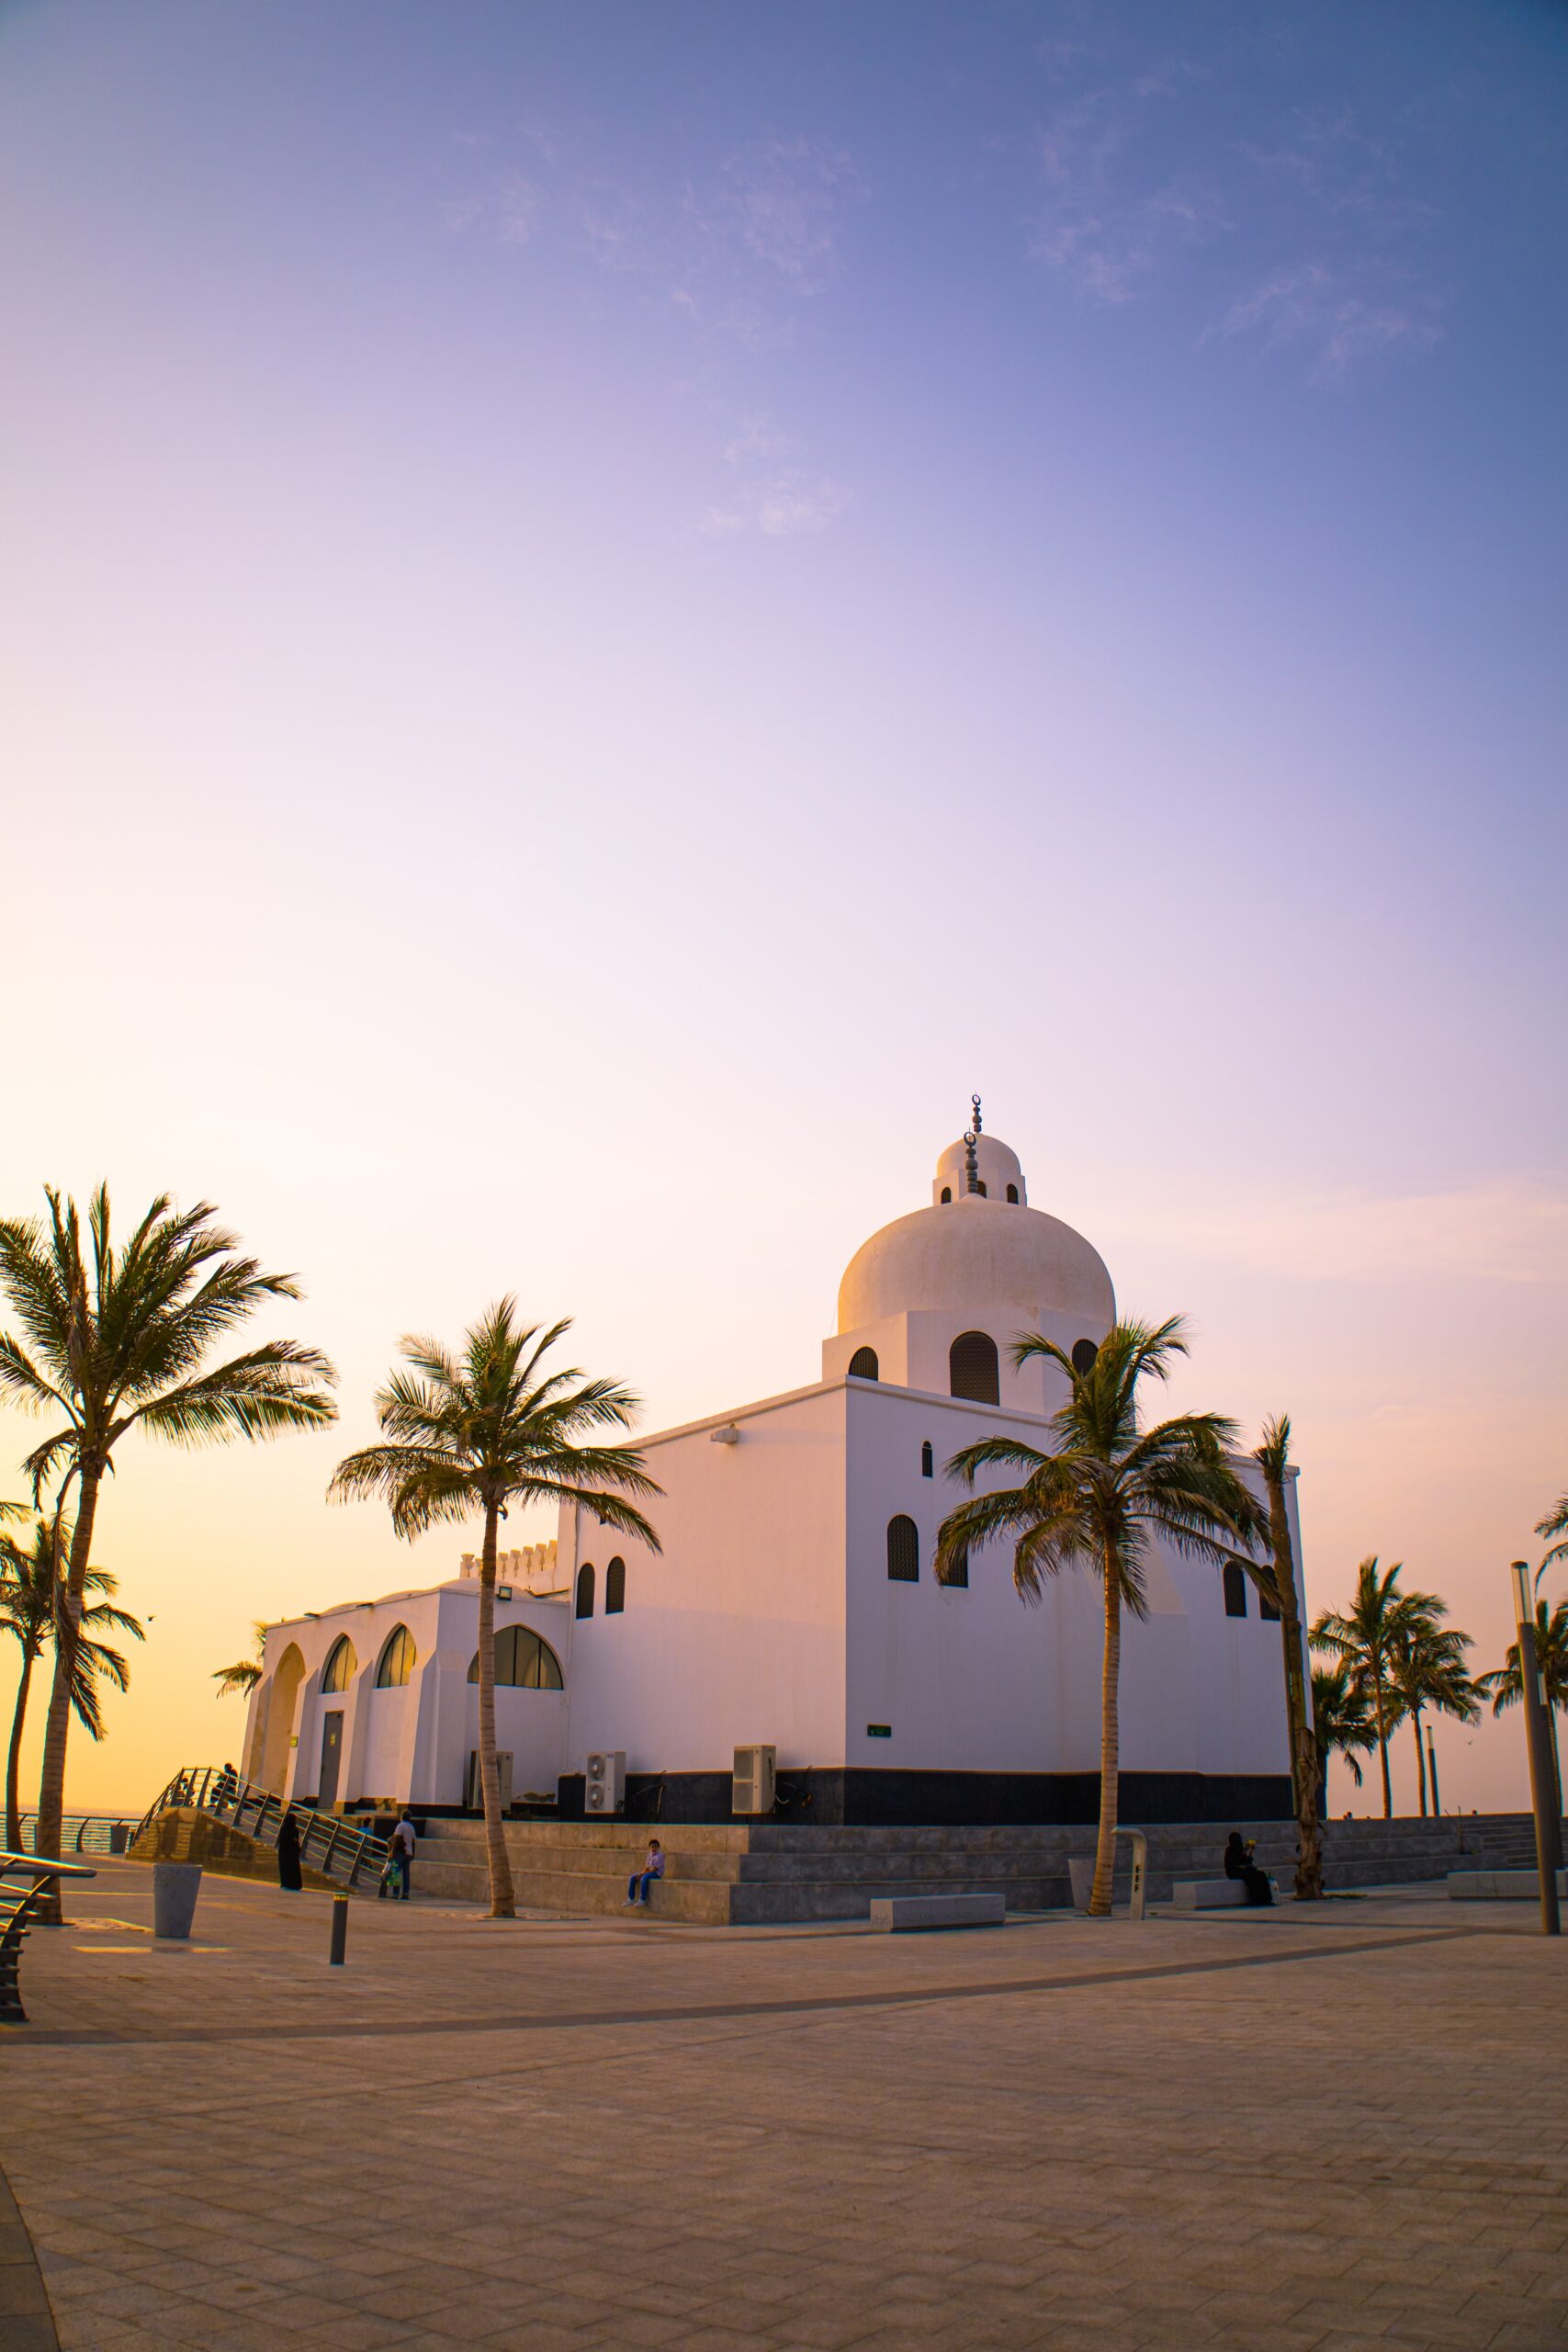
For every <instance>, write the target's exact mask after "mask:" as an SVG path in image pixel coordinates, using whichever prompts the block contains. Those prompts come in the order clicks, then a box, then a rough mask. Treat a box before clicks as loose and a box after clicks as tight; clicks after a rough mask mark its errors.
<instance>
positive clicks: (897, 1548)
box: [887, 1511, 920, 1584]
mask: <svg viewBox="0 0 1568 2352" xmlns="http://www.w3.org/2000/svg"><path fill="white" fill-rule="evenodd" d="M887 1573H888V1576H889V1577H891V1579H892V1581H893V1582H894V1583H895V1584H919V1580H920V1531H919V1528H918V1527H917V1526H916V1525H915V1522H914V1521H913V1520H912V1519H907V1518H906V1517H905V1515H904V1513H903V1512H902V1511H900V1512H899V1514H898V1516H897V1519H890V1520H889V1521H888V1522H887Z"/></svg>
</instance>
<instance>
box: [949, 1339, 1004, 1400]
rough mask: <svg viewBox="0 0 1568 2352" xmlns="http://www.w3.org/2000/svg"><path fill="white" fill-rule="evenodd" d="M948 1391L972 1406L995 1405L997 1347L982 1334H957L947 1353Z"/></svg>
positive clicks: (998, 1394) (997, 1396)
mask: <svg viewBox="0 0 1568 2352" xmlns="http://www.w3.org/2000/svg"><path fill="white" fill-rule="evenodd" d="M947 1368H948V1388H949V1391H950V1393H951V1394H952V1395H953V1396H954V1397H967V1398H968V1400H969V1402H970V1403H971V1404H972V1405H999V1404H1000V1402H1001V1386H1000V1373H999V1369H998V1362H997V1343H996V1341H995V1340H993V1339H991V1338H990V1337H989V1336H988V1334H987V1333H986V1332H984V1331H960V1333H959V1335H958V1337H957V1339H956V1340H954V1341H953V1345H952V1347H951V1348H950V1349H949V1350H948V1353H947Z"/></svg>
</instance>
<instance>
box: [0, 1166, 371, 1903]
mask: <svg viewBox="0 0 1568 2352" xmlns="http://www.w3.org/2000/svg"><path fill="white" fill-rule="evenodd" d="M44 1197H45V1199H46V1200H47V1202H48V1204H49V1215H48V1217H47V1218H33V1217H20V1218H19V1217H11V1218H6V1219H4V1220H0V1293H4V1295H6V1297H7V1298H8V1299H9V1301H10V1304H11V1307H12V1310H13V1312H14V1313H15V1315H16V1317H17V1330H16V1331H14V1332H13V1331H6V1332H0V1398H3V1399H6V1401H8V1402H10V1403H11V1404H13V1405H17V1406H20V1407H21V1408H22V1410H23V1411H24V1412H29V1413H43V1414H47V1415H49V1416H50V1417H51V1419H53V1418H55V1417H58V1426H57V1427H56V1428H54V1429H53V1430H51V1432H50V1434H49V1436H48V1437H46V1438H45V1440H44V1442H43V1443H42V1444H41V1445H40V1446H39V1447H37V1448H36V1449H35V1451H34V1452H33V1453H31V1454H29V1456H28V1459H27V1461H26V1462H25V1463H24V1464H23V1465H22V1467H23V1469H24V1471H25V1472H26V1474H27V1476H28V1477H29V1478H30V1479H31V1480H32V1487H33V1499H34V1501H35V1503H36V1502H37V1500H38V1498H39V1494H40V1492H41V1490H42V1487H43V1486H44V1483H45V1481H46V1480H49V1479H51V1478H52V1477H53V1476H55V1475H56V1474H58V1473H63V1480H62V1486H61V1488H60V1495H61V1499H62V1501H63V1500H64V1498H65V1496H66V1494H67V1493H68V1491H69V1489H70V1488H71V1487H73V1486H74V1487H75V1489H76V1493H75V1521H74V1524H73V1528H72V1532H71V1544H70V1553H69V1557H68V1561H67V1566H66V1572H65V1577H64V1582H63V1587H62V1592H61V1595H60V1606H59V1631H60V1639H59V1640H58V1642H57V1643H56V1645H55V1661H54V1682H53V1687H52V1689H51V1692H50V1700H49V1714H48V1718H47V1720H46V1723H45V1725H44V1746H43V1772H42V1777H41V1781H40V1785H39V1807H38V1810H39V1817H38V1850H39V1853H40V1854H49V1855H53V1856H55V1857H58V1855H59V1852H60V1822H61V1815H62V1809H63V1805H64V1798H65V1747H66V1738H67V1735H68V1733H69V1730H70V1714H71V1707H72V1703H73V1702H72V1695H71V1694H72V1689H73V1679H72V1678H73V1673H74V1669H75V1658H76V1644H77V1640H78V1638H79V1634H78V1628H79V1621H80V1617H81V1610H82V1597H83V1594H84V1592H85V1589H86V1581H87V1562H88V1559H89V1557H90V1555H91V1545H92V1541H93V1529H94V1524H95V1521H96V1517H97V1509H98V1490H99V1488H100V1487H101V1486H102V1484H103V1481H104V1479H105V1477H106V1476H107V1474H108V1472H109V1470H110V1469H111V1468H112V1467H113V1463H114V1453H115V1448H116V1447H117V1446H118V1443H119V1442H120V1440H121V1439H122V1438H123V1437H125V1436H127V1435H128V1434H129V1433H130V1431H131V1430H141V1432H142V1433H143V1434H144V1435H146V1436H148V1437H152V1438H161V1439H162V1440H164V1442H165V1443H167V1444H171V1445H186V1446H194V1445H204V1444H207V1443H209V1442H219V1441H221V1440H223V1439H227V1438H236V1437H243V1438H248V1439H251V1440H253V1441H254V1440H256V1439H260V1438H271V1437H277V1436H279V1435H280V1434H281V1433H282V1432H283V1431H284V1430H311V1429H321V1428H322V1427H323V1426H324V1425H325V1424H326V1423H327V1422H329V1421H332V1420H334V1419H336V1417H337V1408H336V1406H335V1405H334V1404H333V1400H332V1398H331V1397H329V1396H328V1395H327V1394H326V1388H325V1384H328V1383H330V1382H331V1381H332V1379H333V1368H332V1366H331V1364H330V1363H328V1362H327V1360H326V1358H325V1356H323V1355H321V1354H320V1353H319V1352H318V1351H317V1350H316V1349H314V1348H303V1347H299V1346H298V1345H296V1343H295V1342H294V1341H293V1340H267V1341H265V1343H264V1344H263V1345H262V1346H260V1347H256V1348H252V1349H251V1350H249V1351H247V1352H246V1353H245V1354H243V1355H240V1356H234V1357H232V1358H231V1360H230V1361H229V1362H228V1363H222V1364H217V1365H213V1366H211V1367H207V1359H208V1357H209V1354H210V1353H211V1351H212V1350H213V1348H214V1347H215V1346H216V1344H217V1342H218V1341H219V1340H220V1339H222V1338H223V1337H224V1336H225V1335H226V1334H227V1333H228V1332H229V1331H231V1330H232V1329H233V1328H234V1327H235V1325H236V1324H239V1323H243V1322H244V1321H245V1320H246V1318H247V1317H249V1316H251V1315H252V1314H254V1311H255V1310H256V1308H257V1307H259V1306H266V1305H269V1304H270V1303H271V1302H272V1301H273V1300H274V1299H280V1298H298V1297H299V1285H298V1284H297V1283H296V1282H295V1280H294V1277H293V1276H292V1275H291V1274H268V1273H264V1272H263V1271H262V1269H261V1267H260V1266H259V1265H258V1264H257V1263H256V1261H255V1260H254V1258H242V1257H239V1256H237V1255H236V1254H235V1253H236V1251H237V1250H238V1248H239V1244H238V1242H237V1241H236V1240H235V1238H234V1236H233V1235H232V1234H230V1233H226V1232H224V1231H223V1229H222V1228H221V1227H220V1226H218V1225H216V1224H214V1222H213V1218H214V1216H215V1215H216V1212H215V1211H214V1210H213V1209H212V1208H211V1207H210V1206H209V1204H207V1203H206V1202H205V1201H203V1202H200V1203H198V1204H197V1206H196V1207H195V1208H194V1209H185V1210H181V1209H176V1208H175V1207H174V1206H173V1204H171V1202H170V1200H169V1199H168V1197H167V1195H166V1194H160V1196H159V1197H158V1199H157V1200H155V1201H154V1202H153V1203H152V1206H151V1208H149V1209H148V1211H147V1213H146V1215H145V1216H143V1217H142V1219H141V1223H140V1224H139V1225H138V1226H137V1227H135V1228H134V1230H133V1231H132V1233H131V1235H130V1238H129V1240H127V1241H125V1242H124V1243H122V1244H120V1245H118V1247H117V1245H116V1242H115V1239H114V1232H113V1221H112V1218H111V1216H110V1210H109V1196H108V1188H107V1185H102V1184H100V1185H99V1187H98V1189H97V1191H96V1193H94V1195H93V1197H92V1200H91V1201H90V1203H89V1204H88V1207H87V1216H86V1225H85V1230H84V1227H83V1220H82V1218H81V1216H80V1215H79V1213H78V1211H77V1207H76V1204H75V1203H74V1201H71V1200H64V1199H62V1196H61V1195H60V1194H59V1193H54V1192H50V1191H47V1190H46V1192H45V1194H44ZM204 1367H206V1368H204ZM49 1909H50V1911H51V1916H53V1917H59V1908H58V1898H57V1897H56V1898H53V1899H52V1900H51V1904H50V1905H49Z"/></svg>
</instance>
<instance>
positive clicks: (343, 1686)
mask: <svg viewBox="0 0 1568 2352" xmlns="http://www.w3.org/2000/svg"><path fill="white" fill-rule="evenodd" d="M358 1664H359V1660H358V1659H357V1658H356V1657H355V1655H354V1644H353V1643H352V1642H351V1641H350V1640H349V1638H348V1635H347V1634H339V1635H338V1637H337V1639H336V1641H335V1642H334V1643H333V1645H332V1647H331V1649H330V1650H329V1651H328V1652H327V1663H326V1666H325V1668H324V1669H323V1671H322V1674H321V1688H322V1690H323V1691H346V1690H347V1689H348V1686H349V1682H350V1680H351V1679H352V1677H353V1675H354V1672H355V1668H356V1667H357V1666H358ZM403 1680H404V1681H405V1682H406V1681H407V1680H408V1676H407V1675H406V1674H405V1675H404V1677H403Z"/></svg>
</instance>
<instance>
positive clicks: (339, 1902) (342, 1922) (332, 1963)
mask: <svg viewBox="0 0 1568 2352" xmlns="http://www.w3.org/2000/svg"><path fill="white" fill-rule="evenodd" d="M347 1950H348V1897H347V1895H346V1894H334V1895H333V1940H332V1949H331V1951H329V1952H328V1954H327V1966H328V1967H329V1968H341V1967H342V1966H343V1962H344V1953H345V1952H346V1951H347Z"/></svg>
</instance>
